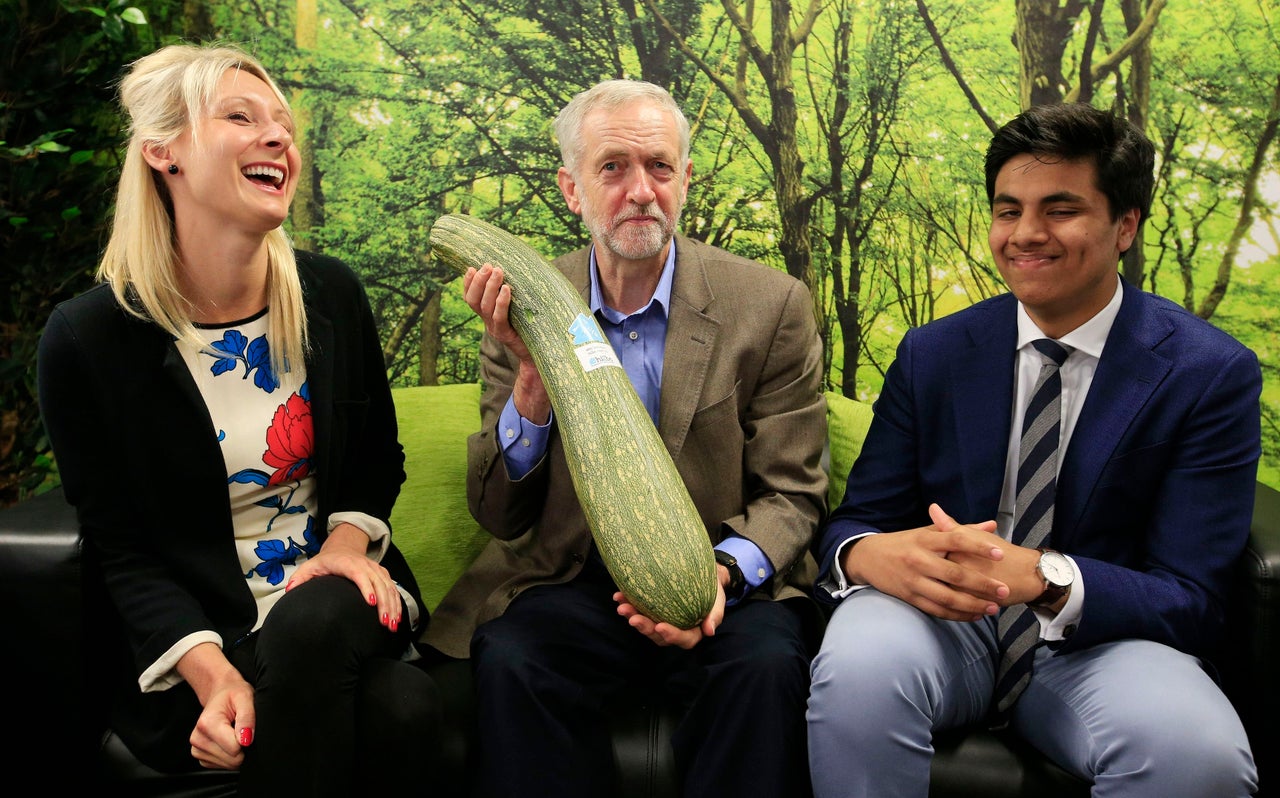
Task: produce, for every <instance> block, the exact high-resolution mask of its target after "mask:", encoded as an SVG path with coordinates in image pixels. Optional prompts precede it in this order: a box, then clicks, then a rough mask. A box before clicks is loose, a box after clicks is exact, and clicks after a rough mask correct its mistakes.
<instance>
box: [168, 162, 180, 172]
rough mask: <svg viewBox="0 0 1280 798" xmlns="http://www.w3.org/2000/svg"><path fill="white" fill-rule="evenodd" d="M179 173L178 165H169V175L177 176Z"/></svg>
mask: <svg viewBox="0 0 1280 798" xmlns="http://www.w3.org/2000/svg"><path fill="white" fill-rule="evenodd" d="M177 173H178V165H177V164H176V163H171V164H169V174H171V175H176V174H177Z"/></svg>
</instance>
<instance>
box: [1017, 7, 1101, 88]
mask: <svg viewBox="0 0 1280 798" xmlns="http://www.w3.org/2000/svg"><path fill="white" fill-rule="evenodd" d="M1084 7H1085V4H1084V2H1083V1H1082V0H1066V2H1063V3H1062V4H1061V5H1059V4H1058V3H1057V2H1045V1H1044V0H1016V12H1017V22H1016V23H1015V33H1014V39H1015V43H1016V44H1017V46H1018V56H1019V59H1018V61H1019V76H1018V102H1019V105H1020V107H1021V108H1023V109H1024V110H1025V109H1027V108H1030V107H1032V106H1034V105H1050V104H1053V103H1056V102H1061V101H1062V98H1063V96H1065V95H1066V93H1067V89H1068V86H1069V84H1068V83H1067V79H1066V77H1065V76H1064V75H1063V74H1062V57H1063V54H1064V53H1065V52H1066V50H1067V42H1068V41H1070V39H1071V32H1072V30H1073V29H1074V27H1075V23H1076V19H1077V18H1078V17H1079V16H1080V12H1081V11H1083V10H1084Z"/></svg>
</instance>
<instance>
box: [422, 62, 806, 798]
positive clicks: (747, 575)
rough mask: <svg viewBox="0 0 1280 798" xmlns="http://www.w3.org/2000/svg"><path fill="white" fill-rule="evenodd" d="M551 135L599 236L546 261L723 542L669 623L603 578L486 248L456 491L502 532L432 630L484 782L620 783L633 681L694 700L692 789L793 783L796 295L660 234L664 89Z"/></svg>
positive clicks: (542, 394) (562, 174)
mask: <svg viewBox="0 0 1280 798" xmlns="http://www.w3.org/2000/svg"><path fill="white" fill-rule="evenodd" d="M556 134H557V137H558V138H559V141H560V148H561V153H562V155H563V157H564V166H563V167H562V168H561V169H560V170H559V182H560V188H561V191H562V193H563V194H564V197H565V201H566V202H567V204H568V207H569V209H570V210H571V211H572V212H574V213H576V214H579V215H581V216H582V218H583V221H584V223H585V224H586V227H587V229H588V231H589V232H590V233H591V239H592V246H591V247H589V248H586V249H582V250H579V251H577V252H574V253H570V254H568V255H565V256H563V257H561V258H559V259H558V260H557V261H556V266H557V267H559V268H560V270H561V271H562V272H563V273H564V274H565V275H566V276H567V277H568V278H569V280H570V281H571V282H572V283H573V284H574V285H575V286H577V287H578V289H579V291H580V292H581V294H582V297H583V299H584V300H586V302H587V303H588V305H589V307H590V308H591V310H592V312H593V313H594V315H595V318H596V320H597V321H598V322H599V324H600V326H601V328H602V330H603V332H604V334H605V336H606V337H607V338H608V339H609V341H610V343H611V344H612V345H613V347H614V349H615V350H616V352H617V354H618V357H619V360H620V361H621V364H622V367H623V369H624V370H625V371H626V374H627V376H628V377H629V378H630V380H631V383H632V384H633V385H634V386H635V388H636V390H637V392H638V393H639V395H640V397H641V399H642V401H643V403H644V405H645V407H646V408H647V409H648V411H649V414H650V416H651V417H652V419H653V421H654V423H655V424H656V425H657V429H658V432H659V434H660V435H661V437H662V439H663V442H664V443H665V444H666V447H667V450H668V451H669V452H670V453H671V456H672V459H673V460H674V461H675V464H676V467H677V469H678V470H679V472H680V475H681V477H682V478H683V480H684V482H685V485H686V487H687V488H688V489H689V494H690V496H691V497H692V498H693V501H694V504H695V505H696V506H697V508H698V512H699V515H700V516H701V518H702V520H703V523H704V524H705V525H706V527H707V533H708V536H709V539H710V542H711V543H712V544H713V545H714V547H715V549H716V551H717V560H718V562H719V565H718V566H717V572H718V575H719V592H720V594H721V595H720V597H719V598H718V600H717V601H716V603H715V606H714V608H713V609H712V610H711V612H710V613H709V614H708V615H707V617H706V618H705V619H703V620H702V622H701V624H700V625H697V626H694V627H693V628H691V629H677V628H675V627H673V626H670V625H668V624H665V623H654V621H653V620H652V619H649V618H646V617H644V616H642V615H640V614H639V613H638V612H637V611H636V609H635V607H634V606H632V605H631V604H630V603H628V602H627V601H626V598H625V597H624V596H622V595H621V594H620V593H618V592H617V591H618V588H617V587H616V586H615V585H614V583H613V580H612V579H611V578H610V576H609V573H608V571H607V570H606V569H605V567H604V564H603V562H602V561H601V559H600V556H599V554H598V553H597V551H596V550H595V547H594V546H593V544H592V539H591V533H590V530H589V529H588V527H587V522H586V520H585V518H584V516H583V512H582V507H581V505H580V503H579V501H578V497H577V495H576V494H575V492H574V487H573V484H572V481H571V479H570V476H569V471H568V468H567V464H566V460H565V452H564V447H563V445H562V443H561V440H560V435H559V431H558V429H557V420H556V416H555V414H554V412H553V408H552V407H551V403H550V402H549V400H548V397H547V392H546V390H545V388H544V386H543V383H542V378H541V376H540V375H539V373H538V369H537V366H536V365H535V364H534V362H533V360H532V358H531V357H530V354H529V351H528V349H527V348H526V347H525V345H524V343H523V342H522V341H521V340H520V338H519V336H518V335H517V334H516V333H515V331H514V330H513V329H512V327H511V325H510V324H509V323H508V319H507V312H508V307H509V304H510V302H511V289H510V287H509V286H507V285H505V284H504V282H503V276H502V271H501V266H502V264H492V265H491V266H490V265H486V266H484V267H483V268H481V269H480V270H478V271H470V272H469V273H468V274H467V275H466V278H465V286H464V293H465V296H466V300H467V303H468V305H470V306H471V308H472V309H473V310H475V311H476V313H477V314H479V315H480V316H481V317H482V318H483V319H484V321H485V331H486V335H485V337H484V341H483V343H482V346H481V353H482V355H483V361H482V362H483V365H482V370H483V377H484V383H485V393H484V396H483V398H482V400H481V417H482V420H481V429H480V432H478V433H477V434H476V435H474V436H473V437H472V438H471V441H470V447H469V463H470V469H469V476H468V485H467V487H468V496H469V499H470V503H471V510H472V513H473V514H474V515H475V517H476V518H477V519H478V520H479V521H480V524H481V525H482V526H483V527H484V528H485V529H487V530H488V531H489V532H490V533H491V534H492V535H493V536H494V540H493V541H491V542H490V543H489V545H488V546H487V547H486V549H485V550H484V551H483V552H482V553H481V555H480V557H479V558H478V559H477V561H476V562H475V564H474V565H473V566H472V567H471V568H470V570H469V571H468V572H467V573H466V574H465V575H464V576H463V577H462V578H461V579H460V580H459V581H458V583H457V585H456V586H455V587H454V588H453V590H452V591H451V592H450V593H449V595H448V596H446V597H445V599H444V600H443V601H442V603H441V605H440V607H438V608H437V610H436V613H435V615H434V616H433V618H432V625H431V632H430V633H429V634H428V636H427V638H426V642H427V643H429V644H431V645H433V646H435V647H436V648H438V649H439V650H441V651H442V652H444V653H445V654H449V655H451V656H455V657H465V656H468V654H469V655H470V657H471V660H472V665H473V669H474V671H475V674H476V690H477V701H478V704H479V727H480V746H479V747H480V767H479V769H478V772H479V774H480V778H481V781H482V787H483V791H484V792H485V794H487V795H494V796H502V798H513V797H518V796H526V795H529V796H532V795H537V796H556V797H557V798H566V797H571V796H583V798H596V797H597V796H602V795H612V794H615V793H616V789H615V785H614V784H613V772H612V753H611V751H610V744H609V742H610V738H609V734H608V723H609V715H608V704H609V702H610V700H611V699H612V698H613V697H614V696H615V695H617V694H619V693H622V692H626V691H635V690H637V689H639V690H646V691H648V690H660V691H661V690H669V691H674V692H675V694H676V695H678V696H679V697H681V698H682V699H683V700H684V701H686V702H687V704H688V707H689V708H688V711H687V712H686V714H685V715H684V717H683V719H682V722H681V723H680V724H679V726H678V728H677V729H676V730H675V732H674V734H673V737H672V746H673V749H674V754H675V760H676V763H677V765H678V766H679V768H680V770H681V773H682V776H683V785H684V792H685V794H686V795H690V796H699V797H700V798H707V797H708V796H726V798H728V797H729V796H742V795H769V796H783V795H786V796H803V795H806V794H808V792H809V785H808V768H807V766H806V761H805V751H806V746H805V740H804V734H805V722H804V708H805V701H806V699H807V696H808V675H809V671H808V666H809V660H810V656H811V654H812V650H813V649H814V648H816V640H815V639H814V638H815V637H816V635H815V634H814V631H815V630H814V626H816V622H817V614H816V613H817V606H816V604H815V603H814V602H813V600H812V596H811V595H810V588H811V586H812V584H813V582H812V580H813V577H814V576H815V575H816V568H815V567H814V565H813V560H812V557H810V556H809V554H808V551H809V545H810V543H811V541H812V537H813V533H814V532H815V530H816V528H817V524H818V522H819V520H820V518H821V516H822V514H823V512H824V510H825V493H826V486H827V480H826V476H825V473H824V471H823V469H822V466H821V455H822V448H823V444H824V442H825V440H826V404H825V402H824V400H823V398H822V390H821V372H822V357H821V352H822V347H821V342H820V340H819V337H818V333H817V325H816V322H815V319H814V315H813V304H812V300H811V297H810V294H809V292H808V291H807V290H806V289H805V287H804V285H803V284H802V283H800V282H799V281H798V280H795V279H793V278H792V277H790V276H788V275H787V274H786V273H784V272H781V271H778V270H775V269H771V268H768V267H766V266H763V265H761V264H758V263H754V262H752V261H749V260H745V259H743V258H739V257H735V256H733V255H730V254H729V253H727V252H724V251H722V250H719V249H715V248H713V247H709V246H707V245H705V244H702V243H699V242H696V241H693V240H690V239H688V238H685V237H683V236H680V235H676V233H675V230H676V226H677V224H678V221H679V217H680V211H681V208H682V207H683V205H684V200H685V196H686V192H687V191H688V187H689V178H690V174H691V170H692V167H691V162H690V160H689V125H688V122H687V121H686V120H685V117H684V114H683V113H681V111H680V108H679V107H678V106H677V105H676V104H675V102H674V101H673V100H672V99H671V97H670V95H669V94H667V92H666V91H665V90H663V89H661V88H660V87H658V86H654V85H652V84H649V83H644V82H640V81H627V80H617V81H606V82H604V83H602V84H599V85H597V86H595V87H593V88H591V89H588V90H587V91H585V92H583V93H582V94H580V95H578V96H577V97H575V98H574V99H573V101H572V102H570V103H569V105H568V106H566V107H565V109H564V110H563V111H562V112H561V113H560V115H559V116H558V117H557V120H556ZM601 421H602V422H607V421H608V419H601ZM619 489H622V490H625V489H626V486H625V485H620V486H619ZM806 579H807V580H808V581H807V582H806ZM726 605H728V606H727V607H726ZM811 646H812V648H811Z"/></svg>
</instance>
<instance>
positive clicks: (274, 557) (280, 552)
mask: <svg viewBox="0 0 1280 798" xmlns="http://www.w3.org/2000/svg"><path fill="white" fill-rule="evenodd" d="M303 540H305V541H306V542H305V543H304V544H303V545H301V546H299V545H298V544H297V542H295V541H294V539H293V538H292V537H291V538H289V540H288V543H287V544H286V543H285V541H283V540H263V541H260V542H259V543H258V545H257V546H256V547H255V548H254V550H253V553H254V554H256V555H258V559H260V560H262V562H260V563H258V564H257V565H255V566H254V567H253V568H252V569H250V570H249V573H247V574H245V578H251V577H253V576H254V574H257V575H258V576H261V577H263V578H265V579H266V580H267V584H269V585H278V584H280V582H281V581H283V580H284V568H285V566H286V565H294V564H296V563H297V562H298V557H299V556H301V555H305V556H307V557H314V556H315V555H316V553H318V552H319V551H320V541H318V540H317V539H316V535H315V519H314V518H308V519H307V528H306V530H304V531H303Z"/></svg>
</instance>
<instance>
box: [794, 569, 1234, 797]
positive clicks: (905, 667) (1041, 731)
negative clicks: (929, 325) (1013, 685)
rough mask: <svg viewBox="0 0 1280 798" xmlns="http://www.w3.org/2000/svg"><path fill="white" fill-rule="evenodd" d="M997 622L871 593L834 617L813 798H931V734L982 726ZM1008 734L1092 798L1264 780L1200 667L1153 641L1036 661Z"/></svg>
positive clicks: (817, 709) (817, 685) (812, 742)
mask: <svg viewBox="0 0 1280 798" xmlns="http://www.w3.org/2000/svg"><path fill="white" fill-rule="evenodd" d="M995 661H996V632H995V621H994V619H990V618H989V619H986V620H983V621H979V622H977V623H959V622H954V621H943V620H939V619H937V618H934V617H932V616H930V615H927V614H925V613H923V612H921V611H919V610H917V609H915V608H914V607H912V606H910V605H909V604H907V603H906V602H903V601H900V600H898V599H896V598H893V597H890V596H886V595H884V594H883V593H880V592H878V591H876V590H874V589H870V588H868V589H864V590H861V591H859V592H857V593H855V594H853V595H852V596H850V597H848V598H846V599H845V600H844V601H843V602H841V604H840V605H839V606H838V607H837V608H836V611H835V614H834V615H833V616H832V618H831V623H830V624H829V625H828V627H827V630H826V634H825V636H824V638H823V642H822V649H821V651H819V653H818V655H817V657H816V658H815V659H814V661H813V666H812V677H813V680H812V685H811V687H810V693H809V707H808V713H807V718H808V723H809V768H810V771H811V773H812V776H813V788H814V795H815V798H834V797H835V796H840V797H841V798H846V797H850V798H851V797H853V796H875V798H897V797H899V796H901V797H902V798H908V797H910V798H925V797H926V796H927V795H928V793H929V763H930V759H931V757H932V756H933V743H932V740H933V733H934V732H935V731H942V730H945V729H952V728H956V727H959V726H967V725H972V724H980V723H983V722H985V720H986V719H987V713H988V709H989V705H990V701H991V693H992V683H993V681H994V674H995ZM1010 726H1011V728H1012V729H1013V731H1015V732H1016V733H1018V734H1020V735H1021V736H1023V737H1024V738H1025V739H1026V740H1027V741H1029V742H1030V743H1031V744H1032V745H1034V746H1035V747H1036V748H1038V749H1039V750H1040V751H1042V752H1044V754H1045V755H1046V756H1048V757H1049V758H1050V759H1051V760H1053V761H1054V762H1056V763H1057V764H1058V765H1060V766H1061V767H1062V768H1064V769H1065V770H1067V771H1069V772H1071V773H1075V774H1077V775H1079V776H1080V777H1082V778H1084V779H1087V780H1089V781H1092V782H1093V785H1094V786H1093V795H1094V796H1096V797H1097V798H1104V797H1105V798H1115V797H1116V796H1124V797H1125V798H1139V796H1143V797H1149V798H1170V797H1171V796H1178V798H1201V797H1202V798H1233V797H1234V796H1247V795H1252V794H1253V792H1254V791H1255V790H1256V789H1257V769H1256V768H1255V766H1254V762H1253V756H1252V755H1251V753H1250V751H1249V741H1248V738H1247V737H1246V735H1245V731H1244V727H1243V725H1242V724H1241V723H1240V718H1239V716H1238V715H1237V714H1236V711H1235V709H1234V708H1233V707H1232V706H1231V702H1230V701H1228V700H1227V698H1226V696H1225V695H1224V694H1223V693H1222V691H1221V690H1220V689H1219V688H1218V686H1217V685H1216V684H1215V683H1214V681H1213V679H1212V678H1210V677H1209V676H1208V675H1207V674H1206V673H1205V671H1204V670H1203V668H1202V667H1201V665H1200V662H1199V660H1197V659H1196V658H1195V657H1191V656H1188V655H1186V654H1183V653H1181V652H1179V651H1177V650H1175V649H1172V648H1169V647H1168V646H1165V645H1161V644H1159V643H1153V642H1150V641H1146V640H1122V641H1118V642H1114V643H1107V644H1103V645H1098V646H1094V647H1091V648H1089V649H1087V650H1084V651H1080V652H1076V653H1072V654H1067V655H1061V656H1053V655H1052V652H1051V651H1050V650H1049V649H1048V648H1047V647H1045V646H1041V648H1040V650H1039V651H1038V653H1037V657H1036V663H1035V672H1034V674H1033V676H1032V679H1031V684H1030V685H1029V686H1028V687H1027V690H1026V692H1024V693H1023V694H1022V697H1021V698H1020V699H1019V700H1018V703H1017V704H1016V705H1015V708H1014V712H1013V715H1012V717H1011V719H1010Z"/></svg>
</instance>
